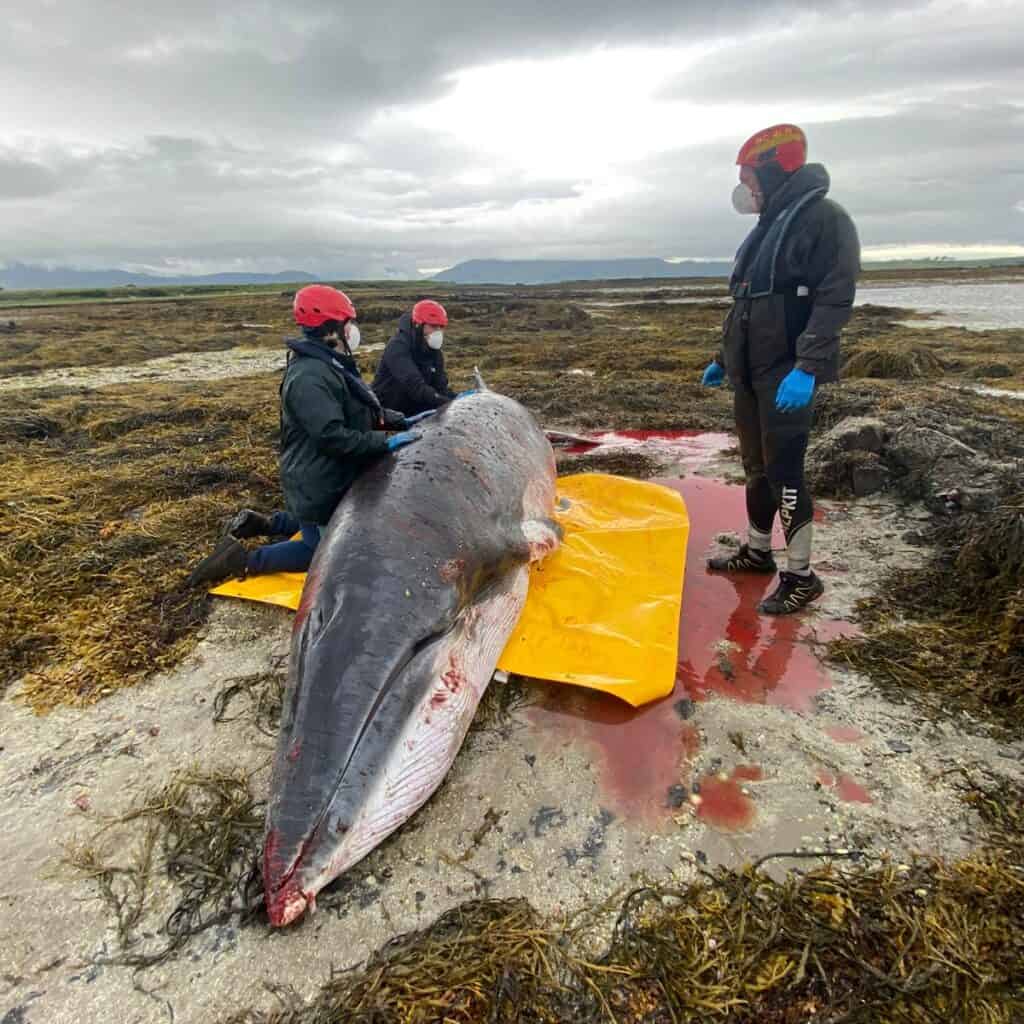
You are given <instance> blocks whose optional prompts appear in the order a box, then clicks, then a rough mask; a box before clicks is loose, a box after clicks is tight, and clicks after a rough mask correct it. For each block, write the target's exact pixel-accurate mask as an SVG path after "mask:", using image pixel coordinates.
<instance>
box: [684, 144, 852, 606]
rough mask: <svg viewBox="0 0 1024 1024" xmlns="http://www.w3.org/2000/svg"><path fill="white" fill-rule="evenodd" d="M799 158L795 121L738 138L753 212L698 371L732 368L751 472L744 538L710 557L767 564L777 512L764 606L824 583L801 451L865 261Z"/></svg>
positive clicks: (716, 561)
mask: <svg viewBox="0 0 1024 1024" xmlns="http://www.w3.org/2000/svg"><path fill="white" fill-rule="evenodd" d="M806 159H807V140H806V138H805V137H804V133H803V132H802V131H801V130H800V129H799V128H797V127H796V126H795V125H791V124H782V125H775V126H773V127H771V128H767V129H765V130H764V131H761V132H758V133H757V134H756V135H754V136H752V137H751V138H750V139H748V140H747V142H746V143H744V145H743V147H742V148H741V149H740V152H739V155H738V156H737V158H736V163H737V164H738V165H739V167H740V183H739V184H738V185H737V186H736V188H735V190H734V192H733V205H734V206H735V208H736V210H737V211H738V212H739V213H748V214H758V215H759V217H758V222H757V225H756V226H755V227H754V229H753V230H752V231H751V232H750V234H749V235H748V236H747V238H746V240H745V241H744V242H743V244H742V245H741V246H740V248H739V251H738V252H737V253H736V261H735V264H734V265H733V273H732V279H731V280H730V282H729V288H730V291H731V292H732V297H733V306H732V309H731V310H730V311H729V314H728V316H727V317H726V321H725V326H724V328H723V343H722V348H721V350H720V351H719V353H718V354H717V355H716V357H715V359H714V361H713V362H712V363H711V364H710V365H709V366H708V368H707V369H706V370H705V371H704V378H703V383H704V384H706V385H709V386H712V387H714V386H716V385H718V384H721V382H722V380H723V379H724V378H725V376H726V375H728V377H729V382H730V383H731V384H732V387H733V389H734V410H735V416H736V432H737V434H738V435H739V442H740V454H741V456H742V458H743V468H744V471H745V474H746V479H747V518H748V537H747V543H746V544H744V545H743V546H742V547H741V548H740V549H739V551H738V552H736V553H735V554H732V555H726V556H721V557H718V558H712V559H710V560H709V561H708V568H709V569H711V570H713V571H717V572H729V573H735V572H754V573H774V572H775V571H776V565H775V560H774V558H773V557H772V548H771V536H772V526H773V523H774V521H775V514H776V512H778V514H779V518H780V519H781V521H782V526H783V529H784V531H785V535H786V558H787V566H786V571H783V572H781V573H780V574H779V585H778V587H777V588H776V590H775V591H774V593H772V594H771V595H770V596H769V597H767V598H766V599H765V600H764V601H762V602H761V605H760V611H761V612H763V613H764V614H766V615H782V614H786V613H789V612H795V611H798V610H799V609H800V608H803V607H804V606H805V605H807V604H808V603H809V602H811V601H813V600H814V599H815V598H817V597H820V596H821V594H822V593H824V589H825V588H824V585H823V584H822V582H821V580H820V579H819V578H818V576H817V575H815V573H814V572H813V571H812V570H811V567H810V562H811V531H812V520H813V513H814V509H813V506H812V504H811V496H810V494H809V493H808V491H807V485H806V482H805V480H804V454H805V452H806V449H807V440H808V436H809V433H810V429H811V399H812V397H813V395H814V391H815V388H817V387H819V386H821V385H822V384H828V383H830V382H832V381H834V380H836V379H837V377H838V373H839V332H840V330H841V329H842V327H843V326H844V325H845V324H846V322H847V320H849V318H850V313H851V312H852V309H853V299H854V294H855V292H856V281H857V274H858V272H859V270H860V242H859V240H858V238H857V229H856V228H855V227H854V224H853V221H852V220H851V219H850V216H849V214H847V212H846V211H845V210H844V209H843V208H842V207H841V206H840V205H839V204H838V203H835V202H833V201H832V200H831V199H826V198H825V195H826V193H827V192H828V189H829V176H828V172H827V171H826V170H825V168H824V167H823V166H822V165H821V164H808V163H806Z"/></svg>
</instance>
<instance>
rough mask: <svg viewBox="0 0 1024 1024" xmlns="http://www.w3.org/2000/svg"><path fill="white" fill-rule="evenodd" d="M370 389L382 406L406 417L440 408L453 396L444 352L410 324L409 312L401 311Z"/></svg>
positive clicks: (410, 316) (410, 315)
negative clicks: (424, 338) (393, 333)
mask: <svg viewBox="0 0 1024 1024" xmlns="http://www.w3.org/2000/svg"><path fill="white" fill-rule="evenodd" d="M373 390H374V391H375V392H376V394H377V397H378V398H379V399H380V401H381V404H382V405H386V406H387V407H388V408H389V409H397V410H398V411H399V412H403V413H405V415H406V416H415V415H416V413H420V412H426V411H427V410H428V409H439V408H440V407H441V406H442V405H446V404H447V403H448V402H450V401H451V400H452V399H453V398H454V397H455V393H454V392H453V391H452V390H450V389H449V387H448V374H447V373H446V372H445V368H444V355H443V354H442V352H441V350H440V349H432V348H431V347H430V346H429V345H427V343H426V342H425V341H424V340H423V338H422V336H421V334H420V332H419V331H417V330H416V329H415V328H414V327H413V325H412V314H411V313H403V314H402V317H401V319H400V320H399V321H398V330H397V331H396V332H395V336H394V337H393V338H392V339H391V340H390V341H389V342H388V343H387V346H386V347H385V349H384V354H383V355H382V356H381V360H380V365H379V366H378V367H377V374H376V376H375V377H374V378H373Z"/></svg>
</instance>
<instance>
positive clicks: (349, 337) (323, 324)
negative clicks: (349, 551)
mask: <svg viewBox="0 0 1024 1024" xmlns="http://www.w3.org/2000/svg"><path fill="white" fill-rule="evenodd" d="M294 312H295V322H296V323H297V324H299V325H300V326H301V327H302V331H303V335H304V337H303V338H302V339H301V340H290V341H288V342H287V344H288V349H289V352H288V366H287V369H286V370H285V372H284V378H283V380H282V381H281V486H282V489H283V491H284V497H285V504H286V506H287V508H286V511H283V512H277V513H275V514H274V515H273V516H264V515H261V514H260V513H258V512H254V511H253V510H251V509H243V510H242V511H241V512H239V513H238V515H236V516H235V517H234V519H233V520H232V521H231V524H230V525H229V527H228V535H227V536H226V537H225V538H224V539H223V540H222V541H221V542H220V544H218V545H217V547H216V548H215V549H214V551H213V553H212V554H210V555H209V556H208V557H207V558H204V559H203V561H202V562H200V563H199V565H197V566H196V568H195V570H194V571H193V572H192V575H191V576H190V578H189V582H190V583H191V584H193V585H198V584H207V585H210V584H213V583H218V582H220V581H222V580H225V579H230V578H232V577H243V576H247V575H257V574H261V573H269V572H305V571H306V570H307V569H308V568H309V564H310V562H311V561H312V558H313V552H314V551H315V550H316V547H317V545H318V544H319V542H320V535H321V532H322V530H323V528H324V527H325V526H326V525H327V523H328V522H329V521H330V518H331V515H332V514H333V513H334V509H335V508H336V507H337V504H338V502H339V501H340V500H341V498H342V496H343V495H344V493H345V492H346V491H347V490H348V488H349V487H350V486H351V484H352V482H353V481H354V480H355V479H356V477H357V476H358V475H359V474H360V473H361V472H362V471H363V469H365V468H366V466H367V465H369V464H370V462H371V461H372V460H373V459H375V458H377V457H379V456H381V455H384V454H385V453H387V452H392V451H395V450H396V449H398V448H400V447H402V446H403V445H406V444H410V443H411V442H413V441H415V440H417V439H418V437H419V435H418V434H413V433H408V432H407V431H406V428H408V427H409V426H410V425H411V423H410V420H409V419H407V418H406V417H405V416H403V415H402V414H401V413H398V412H395V411H393V410H390V409H384V408H383V407H382V406H381V404H380V402H379V401H378V400H377V397H376V396H375V395H374V393H373V392H372V391H371V390H370V388H369V387H368V386H367V385H366V384H365V383H364V381H363V380H362V378H361V377H360V376H359V370H358V369H357V367H356V362H355V359H354V358H353V356H352V353H353V352H354V351H355V350H356V348H358V346H359V327H358V326H357V324H356V322H355V318H356V310H355V306H353V305H352V302H351V300H350V299H349V297H348V296H347V295H346V294H345V293H344V292H340V291H338V290H337V289H336V288H331V287H328V286H327V285H309V286H308V287H306V288H303V289H301V290H300V291H298V292H297V293H296V295H295V305H294ZM389 430H400V431H406V432H403V433H397V434H393V435H392V436H390V437H389V436H388V434H387V431H389ZM295 533H300V534H301V540H284V541H282V542H280V543H277V544H268V545H266V546H264V547H259V548H256V549H254V550H252V551H248V550H246V548H245V547H244V546H243V545H242V544H240V543H239V540H238V539H239V538H245V537H258V536H267V537H274V536H291V535H293V534H295Z"/></svg>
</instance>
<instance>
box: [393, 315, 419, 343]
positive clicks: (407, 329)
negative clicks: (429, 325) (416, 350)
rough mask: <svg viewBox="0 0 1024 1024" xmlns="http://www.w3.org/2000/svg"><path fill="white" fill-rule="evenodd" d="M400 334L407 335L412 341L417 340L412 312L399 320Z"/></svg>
mask: <svg viewBox="0 0 1024 1024" xmlns="http://www.w3.org/2000/svg"><path fill="white" fill-rule="evenodd" d="M397 333H398V334H403V335H405V336H406V337H407V338H408V339H409V340H410V341H415V340H416V328H415V327H413V325H412V311H411V310H410V311H408V312H405V313H403V314H402V315H401V316H400V317H399V318H398V331H397Z"/></svg>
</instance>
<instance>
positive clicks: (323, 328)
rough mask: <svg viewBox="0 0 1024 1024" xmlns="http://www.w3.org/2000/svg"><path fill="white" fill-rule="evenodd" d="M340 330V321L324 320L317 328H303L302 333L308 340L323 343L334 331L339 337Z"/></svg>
mask: <svg viewBox="0 0 1024 1024" xmlns="http://www.w3.org/2000/svg"><path fill="white" fill-rule="evenodd" d="M341 328H342V321H341V320H325V321H324V322H323V323H322V324H319V325H318V326H317V327H303V328H302V331H303V333H304V334H305V335H306V336H307V337H309V338H314V339H316V340H317V341H323V340H324V338H326V337H327V335H328V334H333V333H334V332H335V331H337V332H338V334H339V336H340V335H341Z"/></svg>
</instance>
